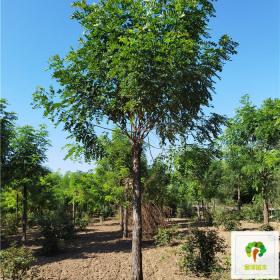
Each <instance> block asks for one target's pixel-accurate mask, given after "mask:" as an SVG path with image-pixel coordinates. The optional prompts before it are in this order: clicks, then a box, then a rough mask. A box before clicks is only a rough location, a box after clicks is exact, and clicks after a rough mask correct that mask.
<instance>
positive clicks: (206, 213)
mask: <svg viewBox="0 0 280 280" xmlns="http://www.w3.org/2000/svg"><path fill="white" fill-rule="evenodd" d="M203 216H204V219H205V222H206V225H207V226H210V227H211V226H213V212H211V211H209V210H204V212H203Z"/></svg>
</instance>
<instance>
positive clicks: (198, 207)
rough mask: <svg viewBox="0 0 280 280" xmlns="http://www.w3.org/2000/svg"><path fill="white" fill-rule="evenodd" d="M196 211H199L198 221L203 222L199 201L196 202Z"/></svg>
mask: <svg viewBox="0 0 280 280" xmlns="http://www.w3.org/2000/svg"><path fill="white" fill-rule="evenodd" d="M196 210H197V219H198V221H200V220H201V216H200V206H199V201H197V202H196Z"/></svg>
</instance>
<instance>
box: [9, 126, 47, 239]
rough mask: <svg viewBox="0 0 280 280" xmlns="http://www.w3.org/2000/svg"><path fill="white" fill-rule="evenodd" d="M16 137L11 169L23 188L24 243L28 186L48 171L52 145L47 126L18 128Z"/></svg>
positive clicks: (13, 140) (13, 144)
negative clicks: (47, 166)
mask: <svg viewBox="0 0 280 280" xmlns="http://www.w3.org/2000/svg"><path fill="white" fill-rule="evenodd" d="M15 135H16V136H15V138H13V139H12V141H11V147H12V155H11V157H10V167H11V168H12V170H13V178H14V179H17V180H19V181H20V184H21V185H22V187H23V241H26V225H27V186H28V185H29V186H32V185H33V183H34V182H33V181H34V180H35V179H38V178H39V176H40V175H42V174H43V173H44V172H45V171H46V169H45V168H44V167H43V165H42V164H43V163H44V162H45V160H46V159H47V157H46V151H47V147H48V146H49V145H50V144H49V141H48V139H47V137H48V132H47V131H46V129H45V126H40V129H39V130H35V129H34V128H33V127H31V126H23V127H18V128H17V129H16V130H15Z"/></svg>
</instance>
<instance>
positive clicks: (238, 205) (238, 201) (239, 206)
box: [237, 185, 241, 211]
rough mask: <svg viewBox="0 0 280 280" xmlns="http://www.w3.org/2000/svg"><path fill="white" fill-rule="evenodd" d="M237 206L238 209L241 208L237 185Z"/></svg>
mask: <svg viewBox="0 0 280 280" xmlns="http://www.w3.org/2000/svg"><path fill="white" fill-rule="evenodd" d="M237 207H238V210H239V211H240V210H241V200H240V186H239V185H238V186H237Z"/></svg>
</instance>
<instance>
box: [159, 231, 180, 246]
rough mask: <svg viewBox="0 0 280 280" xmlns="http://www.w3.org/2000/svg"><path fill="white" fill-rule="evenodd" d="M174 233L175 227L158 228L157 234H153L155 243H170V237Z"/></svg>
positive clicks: (172, 236) (163, 244)
mask: <svg viewBox="0 0 280 280" xmlns="http://www.w3.org/2000/svg"><path fill="white" fill-rule="evenodd" d="M175 234H176V227H171V228H163V227H159V228H158V234H157V235H155V236H154V239H155V245H159V246H165V245H169V244H171V241H172V238H174V236H175Z"/></svg>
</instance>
